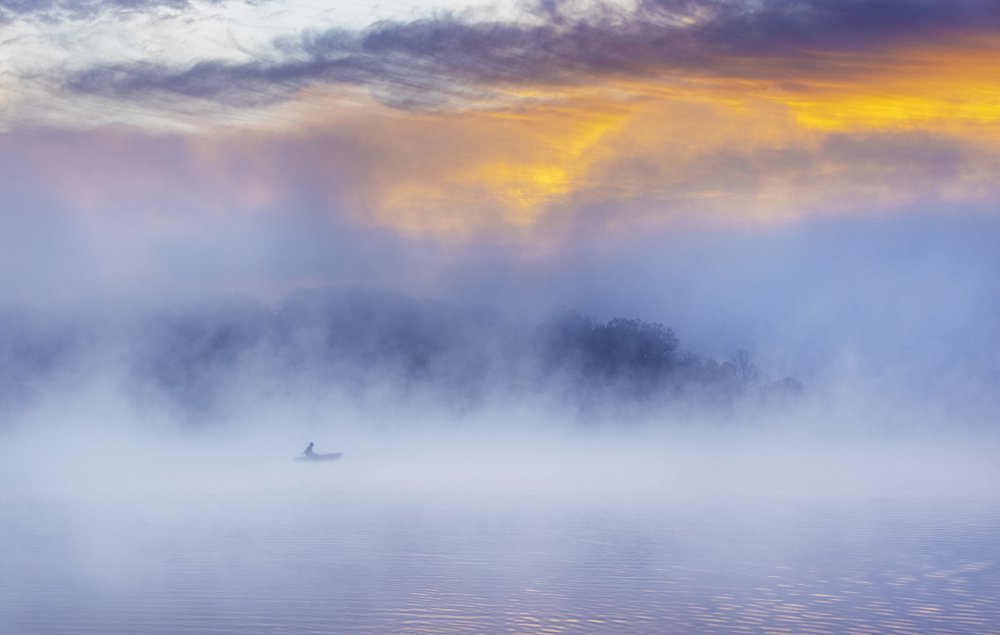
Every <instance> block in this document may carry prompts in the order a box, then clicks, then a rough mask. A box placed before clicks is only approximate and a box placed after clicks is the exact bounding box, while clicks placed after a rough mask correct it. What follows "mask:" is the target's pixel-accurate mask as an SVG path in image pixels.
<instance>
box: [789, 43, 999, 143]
mask: <svg viewBox="0 0 1000 635" xmlns="http://www.w3.org/2000/svg"><path fill="white" fill-rule="evenodd" d="M998 68H1000V42H981V43H978V44H976V45H967V46H966V47H963V49H961V50H947V49H941V48H940V47H928V48H926V49H915V50H905V51H900V52H898V53H897V54H895V55H893V56H892V57H891V58H888V59H886V60H883V61H882V62H881V63H880V64H879V65H877V66H875V67H874V68H872V69H870V70H869V71H868V72H866V73H863V75H862V76H861V77H852V78H850V79H846V80H841V81H816V82H813V83H811V84H810V90H809V91H806V92H805V93H803V94H789V95H788V96H787V97H786V103H787V104H788V105H789V107H790V108H791V109H792V110H793V112H794V113H795V116H796V119H797V121H798V122H799V123H800V124H801V125H803V126H806V127H810V128H816V129H820V130H829V131H844V130H852V129H864V128H869V129H871V128H875V129H926V130H928V131H931V132H945V133H950V134H963V133H971V134H972V135H973V136H980V135H982V134H989V135H990V136H991V137H993V138H994V139H995V138H996V137H997V136H1000V75H998V72H997V69H998Z"/></svg>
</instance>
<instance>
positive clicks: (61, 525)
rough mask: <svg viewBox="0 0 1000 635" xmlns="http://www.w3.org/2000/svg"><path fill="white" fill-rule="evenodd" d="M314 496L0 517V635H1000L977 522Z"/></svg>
mask: <svg viewBox="0 0 1000 635" xmlns="http://www.w3.org/2000/svg"><path fill="white" fill-rule="evenodd" d="M312 494H313V495H310V496H309V497H308V498H306V497H298V496H294V495H291V496H289V495H282V496H280V497H272V498H267V500H256V499H253V498H240V499H237V500H226V499H225V498H223V497H214V496H206V497H203V498H201V499H198V500H188V501H184V504H183V505H180V504H171V505H166V506H164V505H153V504H150V503H145V504H141V503H137V502H136V501H130V502H128V504H124V503H122V502H121V501H118V502H105V503H95V502H93V501H90V502H84V501H71V500H49V501H47V502H45V503H44V504H43V502H42V501H38V500H29V499H19V500H16V501H15V500H13V499H10V498H8V499H5V500H4V501H3V502H2V505H3V507H2V509H0V511H2V516H0V518H2V519H3V523H2V525H0V547H2V556H0V558H2V559H0V631H2V632H4V633H12V634H19V633H31V634H41V633H105V634H112V633H129V634H138V633H304V632H317V633H332V632H351V633H414V634H417V633H436V634H441V633H444V634H453V633H454V634H457V633H538V634H557V633H651V634H653V633H655V634H662V633H773V634H778V633H807V634H816V635H819V634H826V633H830V634H833V633H846V634H851V635H862V634H874V633H901V634H910V633H912V634H914V635H916V634H918V633H919V634H937V633H941V634H944V633H976V634H982V633H998V632H1000V601H998V599H997V598H1000V560H998V554H1000V513H998V510H997V509H995V508H993V507H992V506H988V505H976V504H958V503H947V504H946V503H941V502H938V503H935V504H931V503H929V502H928V501H922V502H920V503H917V502H905V501H903V502H901V501H864V502H858V501H856V500H855V501H852V502H848V501H836V500H827V501H813V502H804V501H802V500H796V501H789V500H784V501H770V502H767V501H754V502H748V501H735V502H734V501H726V502H725V503H723V502H722V501H719V502H718V503H716V504H713V503H711V502H709V503H706V502H704V501H686V502H685V501H676V500H675V501H670V502H665V501H658V502H657V501H646V502H645V503H644V504H642V505H638V504H635V502H634V501H633V502H630V503H628V504H621V505H607V504H602V505H596V504H595V505H588V504H587V503H586V502H569V501H552V500H550V501H538V500H535V501H530V500H528V501H525V500H520V501H511V500H507V501H497V500H492V501H489V502H484V501H479V502H470V501H450V502H443V501H441V500H438V499H435V500H430V499H420V498H419V497H416V498H414V497H400V498H395V499H394V498H391V497H384V498H382V499H378V500H366V501H363V502H362V501H358V500H355V499H354V497H353V496H351V495H349V494H347V493H345V492H329V493H327V494H326V495H325V496H324V497H321V498H319V499H318V500H317V498H316V496H315V495H314V494H315V492H313V493H312ZM95 506H96V507H95Z"/></svg>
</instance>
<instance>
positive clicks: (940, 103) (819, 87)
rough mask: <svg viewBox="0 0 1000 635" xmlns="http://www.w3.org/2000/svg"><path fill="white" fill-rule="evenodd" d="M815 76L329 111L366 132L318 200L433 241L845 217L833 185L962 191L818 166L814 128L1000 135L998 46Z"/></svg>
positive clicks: (841, 164) (975, 179) (987, 138)
mask: <svg viewBox="0 0 1000 635" xmlns="http://www.w3.org/2000/svg"><path fill="white" fill-rule="evenodd" d="M741 63H742V62H741ZM761 64H762V65H763V64H764V63H761ZM823 67H824V68H825V69H826V71H824V72H818V71H815V70H813V71H805V70H802V71H795V72H794V73H793V72H791V71H788V69H787V68H784V70H782V68H778V67H774V68H771V69H767V68H764V67H763V66H761V69H758V70H760V73H759V74H758V75H757V76H740V77H729V78H726V77H720V76H718V75H712V74H710V73H705V74H700V75H698V76H688V77H683V76H677V74H676V71H673V74H667V73H666V72H665V74H664V77H662V78H661V77H658V76H657V75H656V73H653V72H651V73H650V74H649V75H648V76H647V77H646V78H645V79H644V80H643V81H637V80H629V79H621V78H619V79H614V80H611V79H606V78H594V82H593V84H592V85H589V86H577V87H566V86H559V87H543V86H539V87H535V88H531V89H529V88H524V87H521V88H518V89H517V90H511V91H509V92H508V93H507V94H506V95H507V97H509V99H506V100H501V101H503V103H502V104H501V103H499V102H492V103H491V104H479V105H478V106H477V107H475V108H472V107H467V108H454V109H451V110H446V111H440V112H434V113H412V112H401V111H395V110H392V109H390V108H386V107H379V106H377V105H375V106H372V107H367V108H365V109H362V110H363V111H364V114H362V115H358V116H360V117H364V118H365V119H364V121H363V122H362V123H363V125H352V124H351V123H350V118H349V117H348V118H347V119H345V118H343V117H340V116H338V115H334V116H333V118H332V119H327V120H320V121H319V122H318V125H319V126H320V127H323V126H324V125H325V126H326V127H327V129H330V130H341V131H342V130H353V129H357V130H362V129H363V130H364V131H365V135H364V137H363V138H362V137H358V136H357V135H355V137H352V139H353V140H352V141H351V144H353V145H351V147H355V146H356V147H357V149H358V152H359V153H360V155H359V156H358V157H357V159H356V160H355V159H354V158H353V157H352V159H351V163H352V165H345V164H344V162H343V159H342V158H341V159H337V156H340V157H342V156H343V155H342V154H337V152H331V153H330V164H329V170H330V171H331V174H334V173H335V172H337V171H341V170H345V169H346V170H355V171H356V172H357V175H358V178H357V179H355V180H351V183H352V187H354V188H356V190H357V191H354V192H345V191H344V189H343V188H340V189H336V188H335V189H331V192H330V196H331V200H333V199H336V201H338V202H339V203H343V201H344V200H345V197H348V196H354V201H352V203H351V205H352V209H354V210H356V211H355V213H356V214H357V215H358V216H359V217H361V218H359V220H362V221H363V222H369V223H375V224H378V225H382V226H386V227H390V228H392V229H394V230H397V231H403V232H407V233H412V234H422V233H430V234H436V235H445V236H448V235H457V236H462V235H471V234H475V233H482V232H491V231H522V230H532V229H535V228H540V227H544V226H547V224H549V223H552V222H560V221H559V219H560V218H561V215H562V214H567V213H573V210H578V209H581V208H582V207H584V206H586V205H588V204H591V203H594V204H597V205H600V206H601V209H602V210H606V211H605V212H602V215H601V218H602V223H603V225H602V227H603V228H604V229H608V228H611V229H613V228H614V227H615V226H616V224H621V223H624V224H627V225H628V226H629V227H632V228H633V229H634V228H635V227H637V226H641V225H642V223H645V222H652V223H658V222H663V221H664V220H665V219H670V218H677V219H682V218H690V217H698V218H705V217H720V218H739V219H743V220H752V221H755V222H774V221H779V220H785V219H789V218H794V217H796V216H798V215H801V214H802V213H805V211H804V210H816V209H819V208H823V207H826V208H829V209H843V207H841V208H836V207H834V206H832V205H830V204H829V202H830V201H833V202H834V204H835V205H836V204H839V203H837V202H838V201H840V200H842V199H843V192H844V191H850V192H851V195H852V196H855V197H858V199H863V200H865V201H867V202H870V203H871V204H872V205H882V206H883V207H885V208H901V207H902V206H905V205H906V202H907V201H908V200H910V198H912V196H913V194H912V192H911V190H914V188H918V189H919V188H923V189H922V190H921V191H922V192H923V193H924V194H925V195H927V196H931V197H933V196H938V197H939V199H940V200H958V199H959V198H961V196H962V194H961V193H959V194H956V193H955V192H956V187H958V186H956V185H955V184H952V185H949V184H948V183H945V182H944V181H940V182H939V181H936V180H935V175H934V174H931V175H930V178H929V179H924V178H923V177H921V176H915V173H914V172H913V171H912V170H914V169H916V168H913V167H912V165H911V166H910V167H906V166H905V165H903V167H900V168H898V170H897V168H896V166H894V165H891V164H890V165H881V164H880V165H877V166H873V165H871V164H869V165H867V166H865V165H862V164H856V163H855V162H853V161H852V160H851V159H849V158H844V157H840V158H838V157H837V156H832V155H831V156H824V155H821V153H822V152H823V147H824V143H823V142H824V139H826V138H827V136H828V135H829V134H830V133H851V134H855V136H856V137H857V138H858V139H860V140H861V142H862V143H863V139H864V137H865V135H868V134H870V133H872V132H877V133H890V134H893V133H907V132H913V131H918V132H927V133H930V134H932V135H936V136H939V137H947V138H949V139H951V140H953V141H954V142H955V143H959V144H962V146H963V147H969V146H970V145H972V144H978V146H979V148H980V150H982V148H983V147H986V148H987V149H986V151H987V152H993V150H992V146H991V145H990V144H993V143H994V142H995V141H996V140H997V139H998V138H1000V82H997V81H996V79H995V77H996V71H995V69H996V68H1000V41H998V42H964V43H963V45H962V48H961V49H958V48H952V49H944V48H941V47H938V48H931V47H925V48H923V49H907V50H898V51H895V52H892V51H889V52H882V53H881V54H880V55H874V54H871V53H866V54H865V55H863V56H862V55H857V54H856V55H845V54H840V55H839V56H829V59H827V60H826V62H825V63H824V65H823ZM755 68H756V67H755ZM734 74H738V73H734ZM769 77H771V78H772V79H768V78H769ZM321 101H322V100H321ZM322 103H325V104H329V102H328V101H322ZM353 112H355V113H357V112H358V110H354V111H353ZM341 114H342V113H341ZM345 122H346V123H345ZM316 125H317V122H313V126H314V128H315V127H316ZM338 134H339V133H338ZM350 134H351V133H349V134H348V136H349V135H350ZM304 136H306V135H304ZM900 159H902V160H904V162H905V159H906V157H900ZM338 161H339V162H338ZM901 165H902V164H901ZM990 169H991V168H990V167H989V165H986V164H984V165H982V166H979V168H978V169H977V170H972V171H968V172H966V173H965V174H963V176H962V177H961V178H962V179H964V180H963V181H962V183H961V184H960V186H961V188H960V189H961V190H962V192H965V193H967V194H968V195H970V196H972V195H976V196H979V195H983V194H982V193H983V192H986V191H987V190H989V191H992V189H991V188H992V186H988V187H987V186H986V185H984V184H985V183H986V182H987V181H991V179H990V178H989V173H990ZM908 170H909V171H908ZM358 183H361V185H358ZM908 184H909V185H908ZM928 188H937V189H935V190H934V191H931V190H929V189H928ZM949 188H951V189H949ZM977 192H978V194H976V193H977ZM266 194H267V193H266V191H265V192H263V193H256V194H255V196H257V197H259V198H261V199H262V200H263V199H265V198H266ZM615 215H617V216H615ZM542 233H544V232H542Z"/></svg>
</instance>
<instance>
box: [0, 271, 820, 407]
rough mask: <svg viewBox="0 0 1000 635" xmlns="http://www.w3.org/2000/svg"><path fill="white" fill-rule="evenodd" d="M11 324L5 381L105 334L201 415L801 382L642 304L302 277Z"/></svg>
mask: <svg viewBox="0 0 1000 635" xmlns="http://www.w3.org/2000/svg"><path fill="white" fill-rule="evenodd" d="M109 325H110V326H109ZM4 326H5V330H4V332H3V333H0V378H2V379H3V380H4V383H5V386H6V387H5V388H4V389H3V390H7V391H8V392H9V391H10V390H12V388H11V387H17V392H18V394H19V395H20V394H21V393H23V392H24V391H25V390H26V389H25V388H24V386H26V385H27V384H25V380H24V378H25V377H37V376H40V374H52V373H53V372H55V371H54V370H53V369H54V368H56V367H58V366H59V364H60V363H61V362H60V360H65V359H79V358H80V357H81V356H83V357H86V355H87V354H91V353H92V352H93V351H91V353H87V354H84V353H79V354H76V355H74V354H72V350H71V349H73V347H74V346H75V344H74V342H77V341H78V340H79V341H84V340H85V341H91V342H94V341H100V342H102V344H101V346H103V347H104V348H108V347H112V348H114V349H116V350H118V351H120V353H119V354H117V355H115V356H112V357H113V359H114V360H115V364H117V367H116V371H117V376H119V377H120V380H121V384H122V387H123V389H124V390H125V392H126V393H127V394H128V395H129V396H130V398H131V399H132V400H133V401H134V402H136V404H138V405H140V406H151V407H166V408H168V409H171V410H173V411H175V412H178V413H181V414H183V415H185V416H186V417H189V418H193V419H199V420H206V419H207V420H210V419H211V418H212V417H215V416H218V415H219V413H220V412H223V411H225V409H226V408H227V406H228V405H231V404H232V403H234V402H244V403H245V402H246V401H247V400H248V399H249V400H253V399H287V398H305V399H308V398H310V397H315V396H317V395H323V394H325V393H329V392H331V391H337V392H339V393H340V394H343V395H347V396H351V397H357V398H359V399H364V398H366V396H371V395H373V394H374V395H377V398H378V399H382V400H391V401H394V402H396V403H398V404H399V405H400V407H401V408H404V409H405V407H406V404H407V403H409V402H411V401H412V400H422V401H423V402H435V403H439V404H445V405H447V406H448V407H450V408H458V409H459V410H468V409H471V408H475V407H477V406H480V405H484V404H486V403H487V402H493V403H494V404H496V403H504V402H506V403H510V400H512V399H513V400H517V399H526V398H543V399H548V400H550V401H552V400H555V401H557V402H559V403H562V404H565V405H567V406H569V407H571V408H576V409H577V410H578V411H580V412H606V411H607V410H608V409H609V408H611V409H613V410H615V411H617V410H618V409H620V408H621V407H626V408H630V409H632V410H633V411H634V410H635V409H636V408H638V409H645V410H646V411H649V410H655V409H656V408H659V407H661V406H664V405H669V404H680V403H683V404H685V405H687V406H692V407H698V408H723V409H727V408H731V407H732V405H733V404H734V403H736V402H737V401H738V400H739V399H741V398H742V397H744V396H746V395H748V394H750V393H754V394H758V395H764V396H766V397H767V399H770V400H773V401H781V400H784V401H787V400H789V399H793V398H794V397H795V396H796V395H797V394H798V393H800V392H801V390H802V387H801V384H799V383H798V382H797V381H796V380H794V379H792V378H786V379H784V380H781V381H780V382H776V383H774V384H768V385H767V386H766V387H763V388H762V387H761V386H760V385H759V383H760V382H759V381H758V380H759V374H760V371H759V370H758V369H757V367H756V365H754V363H753V362H752V360H751V357H750V354H749V353H748V352H746V351H743V350H740V351H737V352H736V353H735V354H734V355H733V356H732V358H731V359H730V360H728V361H726V362H723V363H719V362H717V361H715V360H714V359H711V358H709V357H704V356H699V355H696V354H694V353H692V352H689V351H684V350H682V349H681V344H680V341H679V339H678V338H677V336H676V335H675V334H674V332H673V331H672V330H671V329H669V328H666V327H664V326H663V325H661V324H657V323H653V322H645V321H643V320H640V319H634V318H624V317H619V318H614V319H612V320H609V321H607V322H602V321H595V320H592V319H590V318H587V317H585V316H583V315H581V314H579V313H573V312H570V313H564V314H561V315H559V316H557V317H555V318H554V319H551V320H548V321H546V322H544V323H543V324H541V325H538V326H531V325H523V324H520V323H518V322H517V321H514V320H511V319H509V318H508V317H506V316H505V315H504V314H503V313H502V312H501V311H499V310H497V309H494V308H489V307H467V306H458V305H454V304H450V303H446V302H440V301H431V300H418V299H414V298H410V297H407V296H403V295H400V294H396V293H391V292H386V291H377V290H372V289H364V288H355V287H336V288H325V289H312V290H300V291H297V292H295V293H293V294H291V295H290V296H289V297H288V298H286V300H285V301H284V302H283V303H282V304H281V305H279V306H277V307H275V308H268V307H265V306H263V305H260V304H258V303H255V302H253V301H229V302H217V303H213V304H209V305H199V306H196V307H189V308H188V309H186V310H179V309H176V310H171V311H159V312H148V313H146V314H144V315H141V316H136V315H130V316H128V317H122V316H119V318H116V319H113V320H110V321H106V322H105V328H104V330H103V331H102V330H101V327H94V329H93V332H91V333H90V335H89V336H88V337H81V336H80V335H79V333H78V331H79V330H80V329H79V328H78V327H77V328H75V329H70V330H69V331H67V330H66V329H57V328H52V329H49V330H48V331H44V332H39V331H37V329H35V330H31V329H26V327H25V325H20V326H18V323H17V320H16V319H13V318H9V319H8V321H7V322H5V323H4ZM18 329H20V330H18ZM98 331H101V332H98ZM67 332H72V333H75V335H74V338H75V339H67V336H66V333H67ZM25 333H27V334H29V335H30V337H29V336H28V335H25ZM46 333H48V334H50V335H51V337H49V336H47V335H46ZM104 359H105V360H107V359H110V357H109V356H107V355H105V356H104ZM0 396H2V395H0ZM8 397H10V395H8ZM2 401H3V400H2V399H0V405H2ZM7 401H8V402H10V399H7Z"/></svg>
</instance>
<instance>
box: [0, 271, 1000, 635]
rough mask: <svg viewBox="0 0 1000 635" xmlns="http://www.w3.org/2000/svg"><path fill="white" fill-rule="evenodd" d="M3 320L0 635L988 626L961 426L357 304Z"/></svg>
mask: <svg viewBox="0 0 1000 635" xmlns="http://www.w3.org/2000/svg"><path fill="white" fill-rule="evenodd" d="M5 320H6V322H5V323H6V325H7V329H6V331H5V334H6V335H5V337H6V339H5V340H4V346H5V348H4V351H5V355H6V357H5V358H4V359H5V366H4V372H5V373H6V375H5V377H6V381H5V384H4V393H3V395H4V401H3V413H4V419H3V421H4V427H3V431H2V435H3V436H2V444H0V514H2V518H3V519H4V522H3V524H2V527H0V545H2V546H3V554H4V555H3V557H2V559H0V628H2V630H3V631H4V632H12V633H76V632H81V633H82V632H101V633H176V632H192V633H230V632H231V633H273V632H302V631H305V630H314V631H318V632H359V633H365V632H370V633H387V632H393V633H417V632H427V633H479V632H488V633H493V632H496V633H507V632H509V633H520V632H539V633H590V632H592V633H616V632H634V633H664V632H671V633H690V632H719V633H728V632H759V633H776V632H799V631H802V632H816V633H840V632H855V631H856V632H903V633H908V632H912V633H984V632H993V631H995V630H996V629H997V628H998V627H1000V604H998V602H997V600H996V598H997V597H1000V593H998V591H1000V561H998V559H997V557H996V554H997V553H998V547H1000V488H997V483H1000V464H998V463H997V462H996V460H995V457H996V456H997V450H998V449H1000V448H998V442H997V441H998V438H997V433H996V429H995V427H991V426H988V425H985V424H984V421H985V420H987V419H988V416H987V415H989V414H990V411H989V410H988V405H989V402H988V401H984V402H982V403H981V404H979V414H980V415H981V416H980V417H978V418H976V417H971V418H967V419H961V418H958V417H955V416H948V415H947V412H948V408H947V407H942V408H939V409H934V408H921V407H914V405H913V404H909V403H906V402H903V401H892V402H890V401H888V400H890V399H893V400H896V399H898V397H897V396H896V395H894V394H893V393H884V394H883V395H881V397H878V396H877V395H873V394H871V393H866V392H861V391H859V392H858V393H857V394H856V395H854V402H853V403H849V404H846V403H843V402H842V398H843V396H844V394H845V393H844V390H845V386H857V385H859V383H860V382H857V381H855V382H838V383H833V384H823V383H815V382H816V379H817V377H821V375H813V379H812V383H809V384H807V383H805V382H802V381H799V380H798V379H795V378H793V377H790V376H784V377H781V376H776V375H775V373H774V372H773V371H771V370H770V369H768V368H767V367H764V366H763V365H762V366H761V367H758V366H757V365H756V363H755V360H756V358H755V357H753V356H749V357H748V358H747V359H744V362H745V364H744V367H742V370H741V367H740V358H739V355H737V354H735V352H734V354H733V355H730V356H728V357H723V358H721V359H715V358H714V357H713V356H712V355H709V354H705V353H703V352H700V351H697V350H690V349H689V348H688V346H687V345H686V344H685V341H684V334H683V333H674V332H673V331H672V330H669V329H668V328H667V327H665V326H660V325H658V324H656V323H654V322H646V321H644V320H642V319H632V318H631V317H630V318H629V319H625V320H619V321H615V320H608V321H605V320H603V319H597V318H590V317H588V316H586V315H585V314H582V313H568V314H567V313H562V312H561V313H556V314H553V315H551V316H549V317H548V318H545V319H544V320H543V321H541V322H535V323H533V322H532V320H531V319H529V318H520V317H518V316H511V315H510V314H508V313H506V312H504V311H501V310H499V309H497V308H495V307H489V306H485V305H481V304H469V303H460V302H456V301H453V300H439V299H426V298H415V297H412V296H407V295H403V294H399V293H396V292H390V291H385V290H378V289H370V288H361V287H333V288H319V289H311V290H302V291H299V292H296V293H294V294H292V295H290V296H288V298H286V299H285V300H284V301H283V302H281V303H280V304H278V305H276V306H267V305H263V304H260V303H257V302H254V301H250V300H247V299H235V300H234V299H228V298H227V299H220V300H213V301H211V302H205V303H195V304H186V305H178V306H174V307H170V308H155V309H143V310H138V311H134V310H123V311H119V312H92V313H89V314H88V315H87V316H86V317H81V316H80V314H79V313H75V312H66V311H55V310H40V309H30V310H29V309H19V310H10V311H8V312H7V313H6V315H5ZM765 356H766V354H765ZM747 364H748V365H747ZM906 380H907V381H909V378H906ZM901 381H902V379H901ZM983 381H987V380H986V379H984V380H983ZM873 392H874V391H873ZM911 394H915V392H914V393H911ZM917 403H918V406H919V404H920V403H924V404H926V403H928V402H927V401H926V400H925V401H924V402H917ZM921 409H922V410H923V413H922V414H920V412H919V411H920V410H921ZM887 413H888V414H889V415H890V416H886V415H887ZM904 424H905V425H904ZM307 441H313V442H314V443H315V446H316V450H317V451H318V452H343V453H344V456H343V457H342V458H341V459H340V460H337V461H329V462H319V461H295V460H293V459H294V458H296V457H299V456H301V452H302V450H303V448H304V446H305V444H306V442H307Z"/></svg>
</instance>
